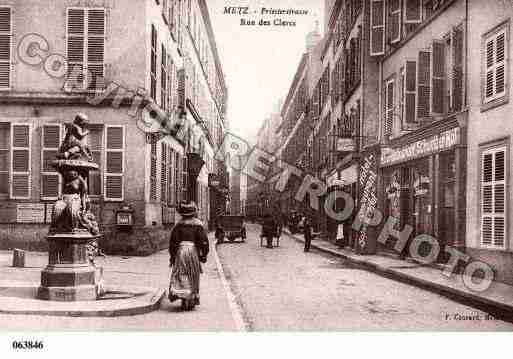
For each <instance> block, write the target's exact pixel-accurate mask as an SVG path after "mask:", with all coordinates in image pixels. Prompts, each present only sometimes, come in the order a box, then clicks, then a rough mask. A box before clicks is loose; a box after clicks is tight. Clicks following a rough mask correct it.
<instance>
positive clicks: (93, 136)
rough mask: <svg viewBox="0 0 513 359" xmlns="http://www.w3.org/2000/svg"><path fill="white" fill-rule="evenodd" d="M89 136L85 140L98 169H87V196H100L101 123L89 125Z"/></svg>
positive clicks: (102, 145)
mask: <svg viewBox="0 0 513 359" xmlns="http://www.w3.org/2000/svg"><path fill="white" fill-rule="evenodd" d="M89 131H90V132H89V136H87V141H88V145H89V149H90V150H91V154H92V155H93V161H94V163H96V164H98V165H99V166H100V168H99V169H98V170H94V171H89V183H88V187H89V196H100V195H101V194H102V176H101V171H102V168H103V166H102V151H103V149H104V144H103V125H89Z"/></svg>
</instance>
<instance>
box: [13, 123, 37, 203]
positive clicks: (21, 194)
mask: <svg viewBox="0 0 513 359" xmlns="http://www.w3.org/2000/svg"><path fill="white" fill-rule="evenodd" d="M31 137H32V136H31V127H30V125H29V124H21V123H16V124H11V144H12V145H11V159H12V163H11V170H12V171H11V174H10V175H11V177H10V184H11V198H12V199H29V198H30V175H31V174H30V171H31V168H32V166H31V165H30V162H31V156H30V148H31V140H32V138H31Z"/></svg>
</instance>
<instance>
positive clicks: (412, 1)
mask: <svg viewBox="0 0 513 359" xmlns="http://www.w3.org/2000/svg"><path fill="white" fill-rule="evenodd" d="M404 22H405V23H406V24H419V23H421V22H422V0H405V1H404Z"/></svg>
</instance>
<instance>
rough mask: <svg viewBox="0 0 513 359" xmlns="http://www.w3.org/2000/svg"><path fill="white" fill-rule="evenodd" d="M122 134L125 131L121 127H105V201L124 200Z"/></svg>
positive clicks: (123, 142) (123, 148) (123, 141)
mask: <svg viewBox="0 0 513 359" xmlns="http://www.w3.org/2000/svg"><path fill="white" fill-rule="evenodd" d="M124 132H125V129H124V127H123V126H116V125H107V126H106V135H105V142H106V143H105V176H104V186H105V190H104V198H105V200H106V201H122V200H123V198H124V186H123V173H124V167H125V166H124V161H125V158H124V157H125V153H124V152H125V134H124Z"/></svg>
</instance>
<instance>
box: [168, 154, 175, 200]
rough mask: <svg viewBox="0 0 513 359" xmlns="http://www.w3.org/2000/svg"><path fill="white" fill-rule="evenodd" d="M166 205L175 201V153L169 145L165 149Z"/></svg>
mask: <svg viewBox="0 0 513 359" xmlns="http://www.w3.org/2000/svg"><path fill="white" fill-rule="evenodd" d="M167 150H168V151H167V161H168V162H167V181H168V182H167V186H168V189H167V205H168V206H172V205H174V204H175V203H176V202H175V176H174V173H175V166H176V163H175V153H174V151H173V149H172V148H171V146H168V149H167Z"/></svg>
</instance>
